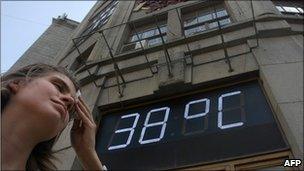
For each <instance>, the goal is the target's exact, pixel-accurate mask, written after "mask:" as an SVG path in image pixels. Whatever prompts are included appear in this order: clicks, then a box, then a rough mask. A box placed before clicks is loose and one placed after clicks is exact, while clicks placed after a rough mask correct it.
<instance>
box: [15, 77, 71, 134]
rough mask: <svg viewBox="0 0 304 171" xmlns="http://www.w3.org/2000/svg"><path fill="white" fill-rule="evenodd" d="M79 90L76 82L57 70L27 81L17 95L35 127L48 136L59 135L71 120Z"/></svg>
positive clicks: (16, 98)
mask: <svg viewBox="0 0 304 171" xmlns="http://www.w3.org/2000/svg"><path fill="white" fill-rule="evenodd" d="M75 94H76V90H75V87H74V84H73V83H72V81H71V80H70V79H69V78H68V77H67V76H65V75H63V74H61V73H57V72H53V73H50V74H47V75H46V76H43V77H38V78H33V79H32V80H30V81H29V82H26V83H25V84H23V85H22V86H20V88H19V89H18V91H17V92H16V94H15V95H14V97H13V98H14V101H15V102H16V103H15V104H18V105H21V108H22V109H24V110H25V111H24V114H25V115H24V116H25V117H28V119H30V120H31V121H33V123H32V124H35V128H36V127H37V129H41V130H43V134H44V135H46V137H45V139H46V140H48V139H50V138H53V137H55V136H56V135H58V134H59V133H60V132H61V131H62V130H63V129H64V128H65V127H66V125H67V123H68V121H69V111H70V109H71V108H72V107H73V106H74V105H75Z"/></svg>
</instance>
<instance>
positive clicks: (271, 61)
mask: <svg viewBox="0 0 304 171" xmlns="http://www.w3.org/2000/svg"><path fill="white" fill-rule="evenodd" d="M55 59H56V60H55V63H56V64H58V65H61V66H64V67H67V68H69V69H70V70H71V71H73V72H74V73H75V75H76V76H77V78H78V79H79V80H80V83H81V85H82V89H81V91H82V95H83V98H84V99H85V101H86V102H87V104H88V106H89V108H90V109H91V110H92V113H93V116H94V119H95V121H96V123H98V133H97V137H96V138H97V142H96V150H97V152H98V155H99V157H100V159H101V160H102V162H103V164H105V165H106V166H107V167H108V169H110V170H111V169H114V170H115V169H128V170H138V169H143V170H145V169H148V170H164V169H169V170H170V169H185V170H187V169H190V170H193V169H195V170H248V169H256V170H263V169H271V170H288V169H295V170H300V169H303V164H302V165H301V166H299V167H293V168H285V167H283V164H284V160H285V159H302V161H303V4H302V3H300V1H271V0H263V1H234V0H227V1H221V0H217V1H211V0H204V1H185V0H184V1H183V0H176V1H147V0H138V1H99V2H97V3H96V4H95V5H94V7H93V8H92V9H91V10H90V12H89V13H88V14H87V16H86V17H85V19H84V20H83V21H82V22H81V23H80V24H79V26H78V27H77V28H76V30H75V32H74V34H73V36H71V37H70V39H69V40H68V43H66V44H65V46H64V48H63V49H62V50H61V51H60V52H59V53H58V54H57V55H56V58H55ZM71 126H72V124H69V126H68V128H67V129H66V130H65V131H64V133H63V134H62V137H61V138H60V140H59V142H58V143H57V144H56V146H55V148H54V150H55V151H56V156H57V157H58V158H59V161H56V165H57V167H58V168H59V169H62V170H70V169H72V170H77V169H81V165H80V163H79V161H78V159H77V157H76V155H75V152H74V151H73V149H72V148H71V144H70V140H69V130H70V129H71Z"/></svg>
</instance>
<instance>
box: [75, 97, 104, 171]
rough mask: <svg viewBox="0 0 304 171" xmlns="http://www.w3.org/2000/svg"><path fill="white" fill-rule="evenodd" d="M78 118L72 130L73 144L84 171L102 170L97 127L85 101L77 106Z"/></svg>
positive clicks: (81, 101) (80, 99)
mask: <svg viewBox="0 0 304 171" xmlns="http://www.w3.org/2000/svg"><path fill="white" fill-rule="evenodd" d="M76 110H77V113H78V117H77V118H76V119H75V120H74V123H73V127H72V129H71V143H72V146H73V148H74V149H75V151H76V153H77V156H78V158H79V159H80V161H81V163H82V165H83V167H84V169H89V170H96V169H97V170H101V168H102V165H101V162H100V160H99V159H98V156H97V153H96V151H95V136H96V131H97V126H96V124H95V122H94V119H93V117H92V115H91V112H90V110H89V108H88V107H87V105H86V104H85V103H84V101H83V99H82V98H81V97H79V102H78V103H77V104H76Z"/></svg>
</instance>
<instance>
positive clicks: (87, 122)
mask: <svg viewBox="0 0 304 171" xmlns="http://www.w3.org/2000/svg"><path fill="white" fill-rule="evenodd" d="M76 109H77V112H78V114H79V116H80V118H81V120H82V121H83V122H84V123H86V124H88V125H90V124H92V121H91V120H90V119H89V118H88V116H86V115H85V113H84V112H83V111H82V110H81V109H80V107H79V105H76Z"/></svg>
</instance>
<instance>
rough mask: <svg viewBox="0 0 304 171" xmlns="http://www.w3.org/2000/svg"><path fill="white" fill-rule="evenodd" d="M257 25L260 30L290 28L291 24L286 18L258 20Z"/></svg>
mask: <svg viewBox="0 0 304 171" xmlns="http://www.w3.org/2000/svg"><path fill="white" fill-rule="evenodd" d="M256 27H257V29H258V30H259V31H267V30H275V29H290V26H289V24H288V23H287V22H286V21H285V20H275V21H264V22H257V23H256Z"/></svg>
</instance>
